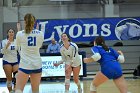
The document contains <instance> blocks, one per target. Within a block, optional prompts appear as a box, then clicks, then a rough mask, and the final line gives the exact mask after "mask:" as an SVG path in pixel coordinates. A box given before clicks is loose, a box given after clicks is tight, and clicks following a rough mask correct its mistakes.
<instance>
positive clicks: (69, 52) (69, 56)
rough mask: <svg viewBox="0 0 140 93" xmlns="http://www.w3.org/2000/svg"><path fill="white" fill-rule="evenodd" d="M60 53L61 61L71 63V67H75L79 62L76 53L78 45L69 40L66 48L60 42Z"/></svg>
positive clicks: (78, 56)
mask: <svg viewBox="0 0 140 93" xmlns="http://www.w3.org/2000/svg"><path fill="white" fill-rule="evenodd" d="M60 53H61V56H62V61H63V62H65V64H68V65H71V66H72V67H77V66H79V65H80V64H81V60H80V55H79V54H78V46H77V45H76V44H75V43H73V42H70V46H69V48H68V49H66V48H65V47H64V44H62V45H61V48H60Z"/></svg>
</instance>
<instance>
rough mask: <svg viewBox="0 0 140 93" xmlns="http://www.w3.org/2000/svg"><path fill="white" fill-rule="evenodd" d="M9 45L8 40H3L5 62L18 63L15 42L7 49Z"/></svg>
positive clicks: (2, 49) (2, 48)
mask: <svg viewBox="0 0 140 93" xmlns="http://www.w3.org/2000/svg"><path fill="white" fill-rule="evenodd" d="M7 43H8V40H7V39H4V40H2V42H1V53H2V54H3V60H5V61H7V62H8V63H15V62H18V59H17V48H16V46H15V40H14V41H13V42H11V44H10V45H9V47H8V48H7V49H6V45H7Z"/></svg>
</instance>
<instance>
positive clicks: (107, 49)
mask: <svg viewBox="0 0 140 93" xmlns="http://www.w3.org/2000/svg"><path fill="white" fill-rule="evenodd" d="M101 46H102V47H103V49H104V50H105V51H109V48H108V46H107V45H106V44H105V43H104V44H102V45H101Z"/></svg>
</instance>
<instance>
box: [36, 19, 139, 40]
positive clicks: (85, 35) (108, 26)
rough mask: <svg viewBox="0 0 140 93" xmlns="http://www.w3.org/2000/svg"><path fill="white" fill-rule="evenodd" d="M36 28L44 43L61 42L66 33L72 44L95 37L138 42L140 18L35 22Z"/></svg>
mask: <svg viewBox="0 0 140 93" xmlns="http://www.w3.org/2000/svg"><path fill="white" fill-rule="evenodd" d="M35 27H36V28H38V29H39V30H41V31H43V32H44V38H45V42H49V41H50V40H51V39H52V38H55V39H56V40H57V41H59V42H61V34H62V33H67V34H68V35H69V36H70V37H71V39H72V41H73V42H90V41H93V40H94V38H95V37H97V36H104V38H105V39H106V40H140V18H138V17H137V18H90V19H89V18H87V19H60V20H37V21H36V25H35Z"/></svg>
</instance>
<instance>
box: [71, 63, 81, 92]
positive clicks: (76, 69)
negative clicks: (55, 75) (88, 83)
mask: <svg viewBox="0 0 140 93" xmlns="http://www.w3.org/2000/svg"><path fill="white" fill-rule="evenodd" d="M80 69H81V66H78V67H73V69H72V70H73V79H74V82H75V83H76V85H77V87H78V91H79V92H80V91H81V84H80V80H79V73H80Z"/></svg>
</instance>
